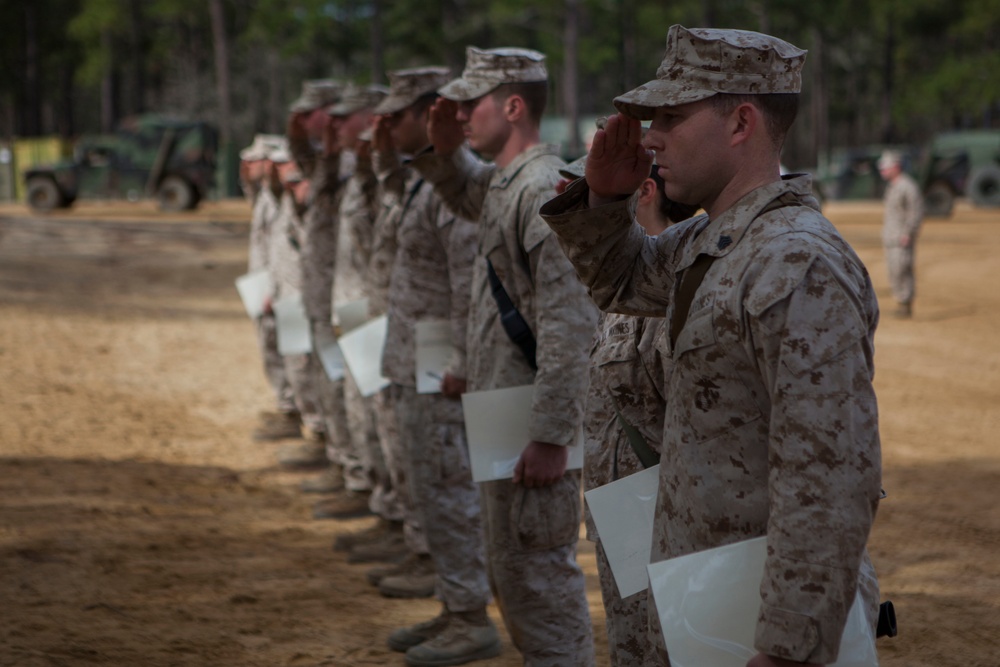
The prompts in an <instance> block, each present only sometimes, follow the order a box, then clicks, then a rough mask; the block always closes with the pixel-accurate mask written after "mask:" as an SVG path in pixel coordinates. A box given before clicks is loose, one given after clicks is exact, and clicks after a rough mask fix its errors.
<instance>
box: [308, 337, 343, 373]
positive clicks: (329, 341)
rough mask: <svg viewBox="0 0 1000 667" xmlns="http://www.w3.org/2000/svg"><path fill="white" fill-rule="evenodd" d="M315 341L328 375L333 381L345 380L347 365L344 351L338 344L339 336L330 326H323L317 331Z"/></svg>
mask: <svg viewBox="0 0 1000 667" xmlns="http://www.w3.org/2000/svg"><path fill="white" fill-rule="evenodd" d="M314 342H315V347H316V352H317V354H318V356H319V360H320V363H322V364H323V370H324V371H326V375H327V377H328V378H330V380H332V381H333V382H336V381H337V380H343V379H344V373H346V372H347V367H346V366H345V363H344V353H343V352H341V351H340V345H338V344H337V337H336V336H334V335H333V330H332V329H330V328H329V327H327V328H325V329H323V328H321V329H320V330H319V331H318V332H317V334H316V340H315V341H314Z"/></svg>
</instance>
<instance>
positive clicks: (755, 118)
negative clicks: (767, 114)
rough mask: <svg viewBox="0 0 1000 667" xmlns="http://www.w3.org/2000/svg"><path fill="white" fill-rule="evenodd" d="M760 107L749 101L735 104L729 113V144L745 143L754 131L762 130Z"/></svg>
mask: <svg viewBox="0 0 1000 667" xmlns="http://www.w3.org/2000/svg"><path fill="white" fill-rule="evenodd" d="M763 121H764V118H763V116H762V115H761V112H760V109H758V108H757V107H756V106H754V105H753V104H751V103H749V102H744V103H743V104H741V105H739V106H737V107H736V108H735V109H733V112H732V113H731V114H730V115H729V128H730V137H731V138H730V145H732V146H737V145H739V144H742V143H745V142H746V141H747V140H748V139H750V137H752V136H753V135H754V133H756V132H758V131H763V130H764V122H763Z"/></svg>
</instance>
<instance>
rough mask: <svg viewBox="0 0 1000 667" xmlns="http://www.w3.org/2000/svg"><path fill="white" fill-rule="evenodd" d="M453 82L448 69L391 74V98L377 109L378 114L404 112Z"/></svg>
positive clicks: (436, 68)
mask: <svg viewBox="0 0 1000 667" xmlns="http://www.w3.org/2000/svg"><path fill="white" fill-rule="evenodd" d="M450 80H451V70H450V69H448V68H447V67H417V68H415V69H399V70H396V71H395V72H389V96H388V97H386V98H385V99H383V100H382V101H381V102H379V105H378V106H377V107H375V113H377V114H394V113H396V112H397V111H402V110H403V109H405V108H406V107H408V106H410V105H411V104H413V103H414V102H416V101H417V100H419V99H420V98H421V97H423V96H424V95H427V94H428V93H433V92H435V91H437V89H438V88H440V87H441V86H443V85H444V84H446V83H448V82H449V81H450Z"/></svg>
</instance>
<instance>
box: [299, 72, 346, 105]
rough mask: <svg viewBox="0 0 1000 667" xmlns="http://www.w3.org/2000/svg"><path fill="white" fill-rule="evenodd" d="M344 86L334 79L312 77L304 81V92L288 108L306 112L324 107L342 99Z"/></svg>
mask: <svg viewBox="0 0 1000 667" xmlns="http://www.w3.org/2000/svg"><path fill="white" fill-rule="evenodd" d="M343 89H344V86H343V85H342V84H341V83H340V82H339V81H334V80H333V79H312V80H310V81H304V82H303V83H302V94H301V95H299V97H298V99H296V100H295V101H294V102H292V104H291V105H290V106H289V107H288V110H289V111H290V112H292V113H305V112H307V111H313V110H315V109H319V108H322V107H327V106H330V105H331V104H333V103H334V102H336V101H337V100H339V99H340V93H341V91H342V90H343Z"/></svg>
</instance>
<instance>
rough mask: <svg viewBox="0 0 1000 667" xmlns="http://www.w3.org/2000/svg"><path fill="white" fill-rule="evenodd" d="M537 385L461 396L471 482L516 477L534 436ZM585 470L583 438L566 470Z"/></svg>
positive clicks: (577, 442)
mask: <svg viewBox="0 0 1000 667" xmlns="http://www.w3.org/2000/svg"><path fill="white" fill-rule="evenodd" d="M534 395H535V387H534V385H530V384H529V385H526V386H523V387H510V388H508V389H493V390H491V391H475V392H471V393H468V394H462V410H463V412H464V413H465V433H466V436H467V437H468V440H469V460H470V463H471V464H472V481H474V482H489V481H492V480H495V479H510V478H511V477H513V476H514V466H515V465H517V461H518V459H519V458H520V457H521V452H523V451H524V448H525V447H526V446H527V444H528V442H529V441H530V440H531V437H530V436H529V435H528V422H529V421H530V418H531V404H532V399H533V398H534ZM582 467H583V435H582V433H578V434H577V438H576V444H575V445H573V446H571V447H570V448H569V461H568V463H567V465H566V469H567V470H573V469H576V468H582Z"/></svg>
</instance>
